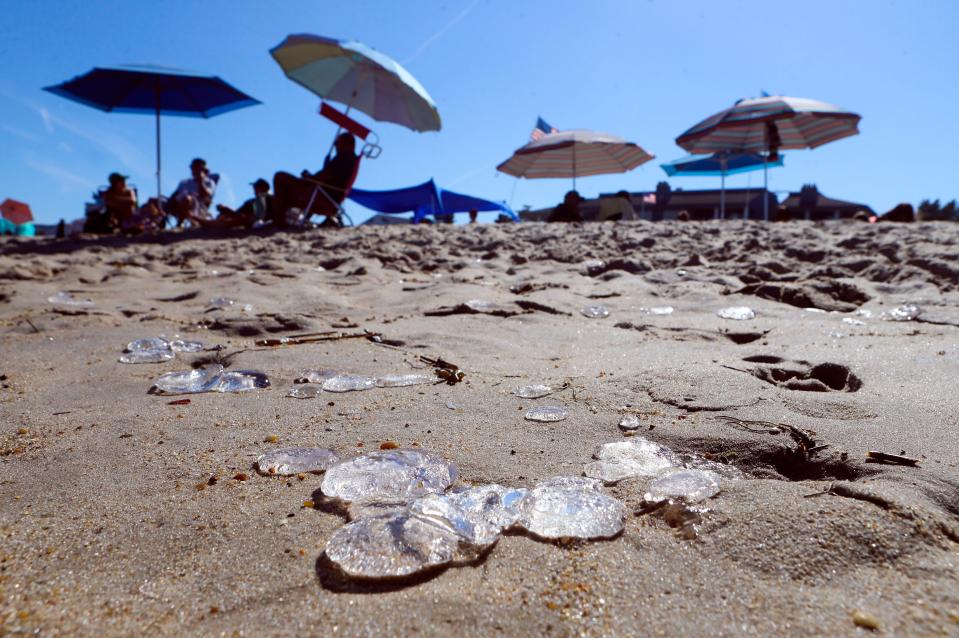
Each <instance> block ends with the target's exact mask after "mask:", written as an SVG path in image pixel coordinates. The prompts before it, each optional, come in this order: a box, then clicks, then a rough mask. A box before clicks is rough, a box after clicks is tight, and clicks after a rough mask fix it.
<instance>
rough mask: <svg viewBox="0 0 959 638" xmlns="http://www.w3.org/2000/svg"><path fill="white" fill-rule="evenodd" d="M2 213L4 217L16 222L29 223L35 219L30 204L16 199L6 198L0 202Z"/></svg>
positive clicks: (0, 211)
mask: <svg viewBox="0 0 959 638" xmlns="http://www.w3.org/2000/svg"><path fill="white" fill-rule="evenodd" d="M0 213H2V214H3V218H4V219H6V220H7V221H9V222H11V223H14V224H18V225H19V224H27V223H29V222H32V221H33V212H32V211H31V210H30V206H29V205H28V204H25V203H23V202H18V201H17V200H15V199H5V200H3V203H2V204H0Z"/></svg>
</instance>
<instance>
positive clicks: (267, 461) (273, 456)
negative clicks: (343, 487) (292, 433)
mask: <svg viewBox="0 0 959 638" xmlns="http://www.w3.org/2000/svg"><path fill="white" fill-rule="evenodd" d="M339 460H340V458H339V457H338V456H337V455H336V452H334V451H333V450H328V449H326V448H322V447H291V448H283V449H281V450H272V451H270V452H267V453H266V454H263V455H262V456H260V458H258V459H257V460H256V469H257V471H259V472H260V473H261V474H266V475H270V476H272V475H280V476H292V475H293V474H299V473H301V472H324V471H326V470H327V468H329V467H330V466H332V465H334V464H335V463H338V462H339Z"/></svg>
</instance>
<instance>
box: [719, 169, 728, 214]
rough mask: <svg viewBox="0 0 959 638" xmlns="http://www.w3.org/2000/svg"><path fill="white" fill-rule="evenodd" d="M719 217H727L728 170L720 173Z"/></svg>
mask: <svg viewBox="0 0 959 638" xmlns="http://www.w3.org/2000/svg"><path fill="white" fill-rule="evenodd" d="M720 180H721V181H720V184H721V186H720V187H719V218H720V219H726V171H723V172H722V173H720Z"/></svg>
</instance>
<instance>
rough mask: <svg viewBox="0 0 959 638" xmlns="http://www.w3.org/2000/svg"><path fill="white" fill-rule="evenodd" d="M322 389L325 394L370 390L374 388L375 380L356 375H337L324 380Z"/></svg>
mask: <svg viewBox="0 0 959 638" xmlns="http://www.w3.org/2000/svg"><path fill="white" fill-rule="evenodd" d="M322 387H323V389H324V390H326V391H327V392H352V391H359V390H372V389H373V388H375V387H376V379H373V378H372V377H364V376H360V375H357V374H338V375H336V376H334V377H330V378H329V379H327V380H325V381H324V382H323V386H322Z"/></svg>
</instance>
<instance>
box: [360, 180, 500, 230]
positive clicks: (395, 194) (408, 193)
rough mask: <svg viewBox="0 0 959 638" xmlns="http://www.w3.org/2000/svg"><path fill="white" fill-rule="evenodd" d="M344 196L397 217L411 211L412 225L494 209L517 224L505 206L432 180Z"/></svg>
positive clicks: (361, 204) (361, 191)
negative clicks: (430, 218)
mask: <svg viewBox="0 0 959 638" xmlns="http://www.w3.org/2000/svg"><path fill="white" fill-rule="evenodd" d="M348 197H349V198H350V199H351V200H353V201H354V202H356V203H357V204H359V205H360V206H365V207H366V208H369V209H372V210H375V211H379V212H381V213H387V214H390V215H397V214H400V213H409V212H412V213H413V223H414V224H416V223H419V222H421V221H422V220H423V218H424V217H426V216H427V215H441V216H442V215H451V214H453V213H465V212H467V211H470V210H474V209H475V210H477V211H497V210H498V211H501V212H503V213H505V214H506V215H508V216H509V217H510V218H511V219H512V220H513V221H517V222H518V221H519V216H517V215H516V213H514V212H513V210H512V209H511V208H510V207H509V206H507V205H506V204H503V203H498V202H493V201H490V200H487V199H480V198H479V197H471V196H470V195H463V194H461V193H454V192H453V191H448V190H445V189H442V188H440V187H439V186H437V185H436V182H434V181H433V180H432V179H431V180H429V181H428V182H424V183H422V184H420V185H418V186H410V187H408V188H398V189H396V190H391V191H364V190H360V189H358V188H354V189H353V190H351V191H350V194H349V195H348Z"/></svg>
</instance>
